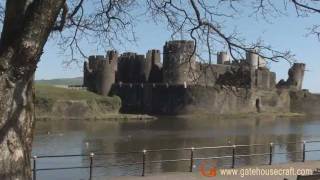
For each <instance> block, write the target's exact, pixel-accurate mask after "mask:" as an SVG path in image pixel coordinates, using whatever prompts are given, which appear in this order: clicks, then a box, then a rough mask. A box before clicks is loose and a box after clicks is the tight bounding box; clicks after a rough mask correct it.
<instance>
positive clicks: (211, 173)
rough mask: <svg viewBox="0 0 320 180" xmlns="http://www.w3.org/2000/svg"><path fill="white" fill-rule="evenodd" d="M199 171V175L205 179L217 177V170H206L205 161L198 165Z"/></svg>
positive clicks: (212, 168)
mask: <svg viewBox="0 0 320 180" xmlns="http://www.w3.org/2000/svg"><path fill="white" fill-rule="evenodd" d="M199 171H200V174H201V175H202V176H205V177H214V176H217V169H216V168H215V167H211V168H210V169H209V170H206V162H205V161H202V162H201V163H200V165H199Z"/></svg>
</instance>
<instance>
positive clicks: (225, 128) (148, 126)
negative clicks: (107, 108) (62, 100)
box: [33, 117, 320, 180]
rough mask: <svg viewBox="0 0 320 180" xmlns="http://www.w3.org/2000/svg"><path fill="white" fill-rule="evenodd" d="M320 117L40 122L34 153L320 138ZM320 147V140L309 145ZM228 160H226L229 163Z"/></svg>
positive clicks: (64, 162)
mask: <svg viewBox="0 0 320 180" xmlns="http://www.w3.org/2000/svg"><path fill="white" fill-rule="evenodd" d="M319 129H320V121H319V118H301V117H300V118H277V119H272V118H246V119H215V120H212V119H210V118H202V119H201V118H200V119H193V120H192V119H178V118H165V117H163V118H160V119H158V120H154V121H135V122H130V121H122V122H115V121H107V122H106V121H94V120H92V121H77V120H73V121H39V122H37V126H36V132H35V136H34V143H33V155H57V154H88V153H90V152H97V153H99V152H100V153H102V152H127V151H140V150H142V149H160V148H181V147H192V146H195V147H200V146H220V145H227V144H255V143H257V144H268V143H270V142H274V143H278V142H279V143H280V142H294V141H302V140H320V131H319ZM307 148H308V149H320V143H318V144H312V145H308V147H307ZM275 149H276V151H277V152H289V151H290V152H291V151H301V146H300V145H281V146H276V147H275ZM240 151H242V152H239V153H248V152H249V153H261V152H267V149H263V148H250V149H244V150H240ZM222 153H224V152H221V151H212V150H211V152H209V151H201V152H198V153H196V154H195V155H196V156H197V157H201V156H208V155H209V156H210V155H211V156H213V155H214V156H217V155H222ZM318 155H319V153H317V152H312V153H307V157H306V159H307V160H312V159H317V157H318ZM185 157H188V153H183V152H165V153H158V154H157V155H152V156H150V157H149V156H148V157H147V158H152V159H153V160H159V159H178V158H185ZM140 159H141V157H140V155H138V156H137V155H111V156H100V157H99V158H97V159H96V160H95V163H97V164H98V165H108V164H120V163H128V162H136V161H139V160H140ZM300 159H301V154H295V155H293V154H291V155H285V154H283V155H274V163H281V162H287V161H299V160H300ZM228 161H230V160H226V161H225V163H226V164H230V163H228ZM266 161H267V157H266V158H263V157H261V158H256V157H255V158H246V159H239V160H237V163H236V164H237V165H245V164H251V165H254V164H262V163H265V162H266ZM86 165H88V158H83V157H73V158H60V159H59V158H55V159H43V160H38V164H37V166H38V168H47V167H67V166H86ZM172 171H188V163H187V162H182V163H181V162H180V163H164V164H152V166H149V165H148V166H147V169H146V173H150V172H152V173H160V172H172ZM139 174H140V166H139V165H134V166H125V167H113V168H97V169H95V170H94V176H116V175H139ZM38 177H39V179H47V180H53V179H60V180H62V179H66V180H67V179H87V177H88V170H87V169H76V170H62V171H42V172H38Z"/></svg>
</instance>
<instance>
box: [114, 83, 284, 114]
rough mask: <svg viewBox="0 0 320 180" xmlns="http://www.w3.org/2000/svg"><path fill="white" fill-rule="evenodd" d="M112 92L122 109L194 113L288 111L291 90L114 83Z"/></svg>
mask: <svg viewBox="0 0 320 180" xmlns="http://www.w3.org/2000/svg"><path fill="white" fill-rule="evenodd" d="M112 94H115V95H118V96H119V97H120V98H121V100H122V108H121V112H123V113H150V114H162V115H176V114H194V113H213V114H229V113H231V114H232V113H250V112H257V111H258V109H257V104H256V103H257V100H258V99H259V100H258V101H259V111H260V112H288V111H289V108H290V98H289V93H288V91H261V90H260V91H256V90H250V89H244V88H238V89H237V88H230V87H222V86H212V87H205V86H198V85H191V86H187V88H185V86H184V85H167V84H154V85H153V84H144V85H141V84H121V85H119V84H114V85H113V88H112Z"/></svg>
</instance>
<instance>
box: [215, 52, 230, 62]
mask: <svg viewBox="0 0 320 180" xmlns="http://www.w3.org/2000/svg"><path fill="white" fill-rule="evenodd" d="M217 64H230V58H229V55H228V53H227V52H223V51H222V52H219V53H218V56H217Z"/></svg>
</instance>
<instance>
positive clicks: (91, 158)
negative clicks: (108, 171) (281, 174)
mask: <svg viewBox="0 0 320 180" xmlns="http://www.w3.org/2000/svg"><path fill="white" fill-rule="evenodd" d="M308 143H309V144H310V143H320V141H298V142H286V143H272V142H271V143H269V144H249V145H228V146H214V147H190V148H175V149H150V150H147V149H144V150H142V151H132V152H112V153H96V154H95V153H93V152H91V153H90V154H70V155H43V156H33V169H32V171H33V180H36V179H37V172H39V171H53V170H54V171H57V170H68V169H89V180H92V174H93V169H94V168H106V167H121V166H132V165H141V176H144V175H145V171H146V163H147V162H148V163H150V164H153V163H166V162H182V161H186V162H189V167H188V171H189V172H192V171H193V165H194V161H195V160H212V159H227V158H229V159H231V166H230V168H235V165H236V158H238V157H256V156H267V157H268V164H269V165H272V163H273V156H274V155H288V154H298V153H300V154H301V155H302V160H301V161H302V162H305V160H306V153H310V152H320V149H312V150H307V149H306V144H308ZM298 144H300V145H302V151H291V152H275V151H274V147H275V146H277V145H298ZM266 146H268V147H269V148H268V149H269V152H265V153H257V154H237V153H236V149H237V148H240V147H241V148H243V147H248V148H249V147H266ZM213 149H231V150H232V153H231V155H223V156H211V157H195V155H194V152H195V151H200V150H213ZM166 151H167V152H169V151H189V152H190V157H189V158H185V159H167V160H150V161H147V158H146V156H147V154H148V153H159V152H166ZM121 154H140V155H141V161H138V162H132V163H125V164H111V165H108V166H103V165H94V163H93V162H94V158H95V157H97V156H107V155H121ZM66 157H88V158H89V166H72V167H71V166H70V167H56V168H37V160H38V159H43V158H66Z"/></svg>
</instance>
